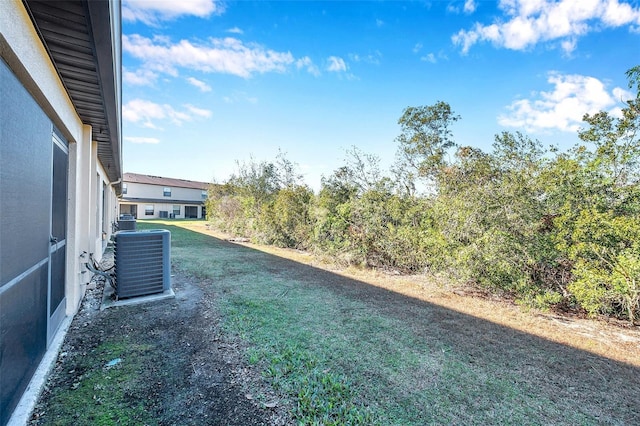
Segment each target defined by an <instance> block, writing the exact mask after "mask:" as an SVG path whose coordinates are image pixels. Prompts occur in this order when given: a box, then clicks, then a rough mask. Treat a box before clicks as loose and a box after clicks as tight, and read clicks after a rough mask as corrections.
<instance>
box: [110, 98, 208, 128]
mask: <svg viewBox="0 0 640 426" xmlns="http://www.w3.org/2000/svg"><path fill="white" fill-rule="evenodd" d="M185 107H186V109H187V111H178V110H176V109H174V108H173V107H172V106H171V105H168V104H156V103H154V102H151V101H147V100H144V99H133V100H131V101H129V102H127V103H126V104H124V105H123V106H122V118H123V119H124V120H126V121H130V122H132V123H139V124H141V125H142V126H143V127H148V128H151V129H158V128H159V127H158V126H157V125H156V124H155V122H157V121H167V120H169V121H170V122H172V123H173V124H175V125H178V126H180V125H182V123H184V122H185V121H192V120H193V119H194V116H198V117H209V116H210V115H211V112H208V111H207V110H204V109H199V108H196V107H193V106H191V105H186V106H185Z"/></svg>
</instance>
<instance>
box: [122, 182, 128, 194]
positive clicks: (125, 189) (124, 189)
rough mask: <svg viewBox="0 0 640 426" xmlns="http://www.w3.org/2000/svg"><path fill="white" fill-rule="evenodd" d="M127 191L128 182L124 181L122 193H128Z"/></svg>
mask: <svg viewBox="0 0 640 426" xmlns="http://www.w3.org/2000/svg"><path fill="white" fill-rule="evenodd" d="M126 193H127V184H126V183H123V184H122V194H126Z"/></svg>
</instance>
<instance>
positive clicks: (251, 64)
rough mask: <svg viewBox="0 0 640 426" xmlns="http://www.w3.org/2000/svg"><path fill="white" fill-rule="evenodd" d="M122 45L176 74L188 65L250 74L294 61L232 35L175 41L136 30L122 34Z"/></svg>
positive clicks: (277, 69) (154, 67)
mask: <svg viewBox="0 0 640 426" xmlns="http://www.w3.org/2000/svg"><path fill="white" fill-rule="evenodd" d="M122 46H123V49H124V51H125V52H127V53H129V54H130V55H132V56H134V57H136V58H138V59H140V60H141V61H142V62H143V64H144V66H145V67H147V68H149V69H152V70H155V71H157V72H164V73H167V74H171V75H177V73H178V68H186V69H191V70H198V71H201V72H207V73H223V74H232V75H237V76H239V77H244V78H248V77H251V75H253V74H254V73H266V72H272V71H275V72H284V71H285V70H286V69H287V67H288V66H289V65H291V64H292V63H293V62H294V58H293V56H292V55H291V53H289V52H276V51H275V50H270V49H265V48H264V47H263V46H260V45H258V44H255V43H248V44H244V43H243V42H242V41H240V40H238V39H235V38H232V37H226V38H211V39H209V40H208V42H207V43H192V42H191V41H189V40H180V41H179V42H177V43H172V42H171V41H170V40H168V39H167V38H164V37H155V38H153V39H150V38H147V37H143V36H140V35H138V34H133V35H123V36H122Z"/></svg>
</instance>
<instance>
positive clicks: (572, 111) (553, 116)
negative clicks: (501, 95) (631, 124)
mask: <svg viewBox="0 0 640 426" xmlns="http://www.w3.org/2000/svg"><path fill="white" fill-rule="evenodd" d="M547 81H548V82H549V83H550V84H552V85H553V86H554V88H553V90H552V91H549V92H540V93H533V94H532V98H531V99H520V100H517V101H514V102H513V103H511V105H509V106H508V107H507V111H508V112H507V113H506V114H503V115H500V116H499V117H498V123H499V124H500V125H502V126H505V127H515V128H524V129H525V130H527V131H529V132H541V131H547V130H561V131H566V132H576V131H577V130H578V129H579V128H580V126H581V124H582V117H583V116H584V114H586V113H589V114H593V113H596V112H598V111H609V112H611V113H613V114H615V111H616V110H619V102H620V101H621V100H626V99H630V98H631V93H629V92H627V91H626V90H624V89H621V88H619V87H616V88H614V89H613V90H612V91H611V92H609V91H607V88H606V87H605V84H604V83H602V82H601V81H600V80H598V79H597V78H594V77H588V76H583V75H576V74H569V75H566V74H559V73H555V72H552V73H549V76H548V78H547Z"/></svg>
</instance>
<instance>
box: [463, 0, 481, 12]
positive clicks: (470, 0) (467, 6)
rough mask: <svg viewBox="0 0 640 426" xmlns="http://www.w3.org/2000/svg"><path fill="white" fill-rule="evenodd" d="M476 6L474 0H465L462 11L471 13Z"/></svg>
mask: <svg viewBox="0 0 640 426" xmlns="http://www.w3.org/2000/svg"><path fill="white" fill-rule="evenodd" d="M477 7H478V5H477V4H476V2H475V1H474V0H466V1H465V2H464V8H463V10H464V13H473V12H475V11H476V8H477Z"/></svg>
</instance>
